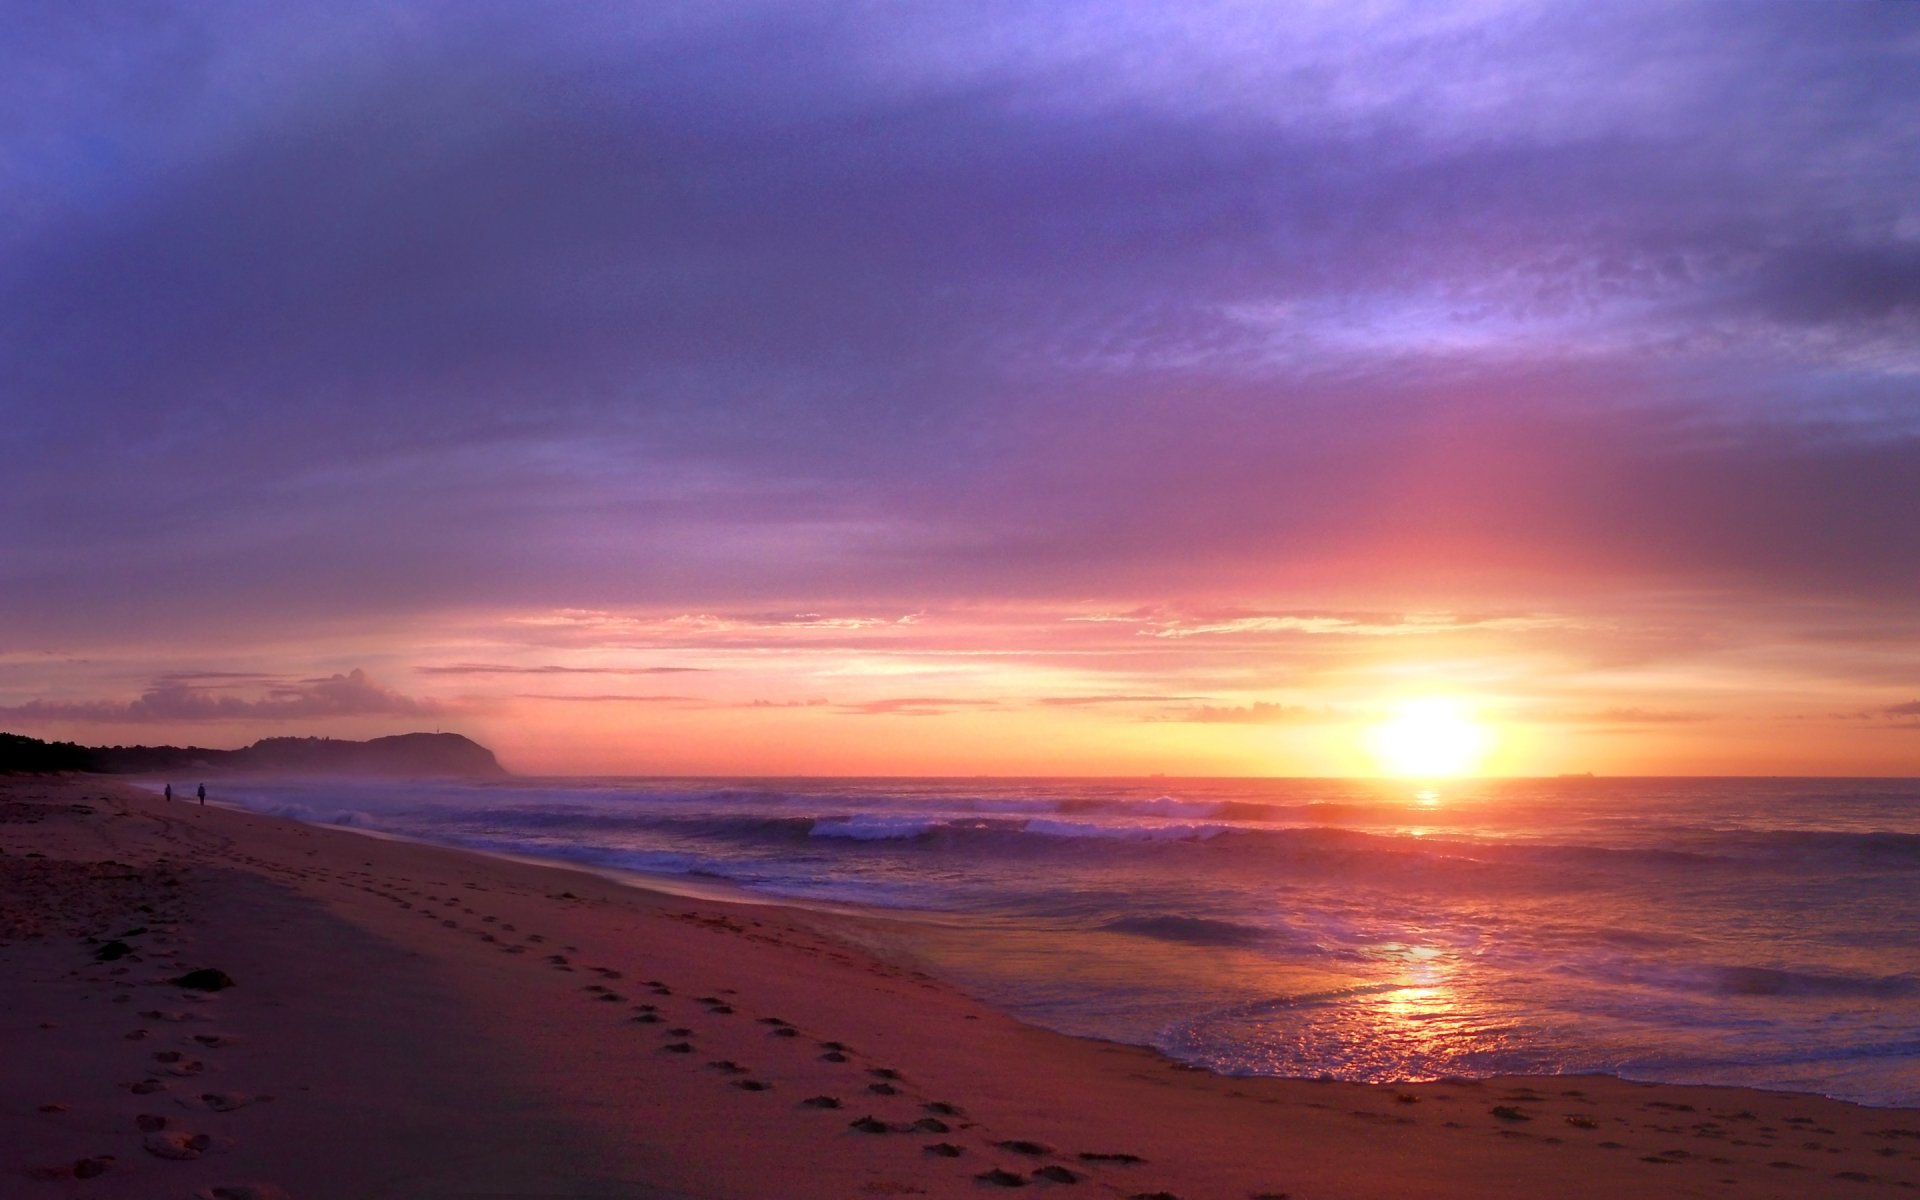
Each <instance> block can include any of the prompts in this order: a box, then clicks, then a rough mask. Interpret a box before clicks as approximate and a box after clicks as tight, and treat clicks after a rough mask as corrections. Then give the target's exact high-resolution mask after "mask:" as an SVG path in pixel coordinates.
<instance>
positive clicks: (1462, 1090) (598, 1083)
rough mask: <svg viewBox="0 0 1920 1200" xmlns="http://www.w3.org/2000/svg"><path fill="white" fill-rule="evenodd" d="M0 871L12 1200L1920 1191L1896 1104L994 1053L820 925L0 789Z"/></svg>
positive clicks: (964, 1006) (1002, 1042)
mask: <svg viewBox="0 0 1920 1200" xmlns="http://www.w3.org/2000/svg"><path fill="white" fill-rule="evenodd" d="M216 795H217V790H216ZM0 850H4V854H0V1054H4V1055H5V1061H6V1063H7V1064H8V1068H7V1070H6V1071H4V1072H0V1195H5V1196H9V1197H11V1196H15V1195H18V1196H21V1197H34V1196H48V1197H57V1196H89V1197H141V1198H160V1200H165V1198H168V1197H182V1198H184V1197H189V1196H202V1197H220V1198H224V1200H239V1198H241V1197H256V1198H259V1200H266V1198H269V1197H276V1196H283V1195H284V1196H290V1197H295V1198H297V1200H332V1198H342V1200H346V1198H356V1200H357V1198H366V1200H378V1198H384V1197H393V1198H396V1200H397V1198H401V1197H406V1198H414V1197H446V1198H454V1197H460V1198H477V1197H493V1198H499V1197H715V1198H739V1200H750V1198H752V1200H759V1198H767V1197H783V1198H792V1200H805V1198H811V1197H860V1196H932V1197H947V1196H968V1197H977V1196H980V1195H983V1194H994V1193H998V1192H1000V1191H1002V1190H1008V1189H1016V1188H1030V1189H1035V1190H1036V1192H1038V1191H1045V1192H1053V1191H1063V1192H1064V1194H1065V1195H1068V1196H1104V1197H1116V1196H1117V1197H1126V1198H1134V1197H1163V1196H1174V1197H1180V1198H1182V1200H1214V1198H1231V1200H1244V1198H1257V1197H1279V1196H1287V1197H1292V1198H1294V1200H1337V1198H1351V1200H1360V1198H1380V1197H1394V1198H1412V1197H1461V1198H1465V1197H1474V1198H1484V1197H1504V1196H1512V1197H1548V1196H1551V1197H1596V1198H1597V1197H1603V1196H1604V1197H1610V1198H1611V1197H1618V1196H1705V1197H1712V1196H1728V1197H1770V1196H1779V1197H1803V1196H1869V1197H1870V1196H1880V1195H1900V1194H1904V1193H1906V1192H1910V1191H1912V1190H1913V1189H1915V1188H1916V1187H1920V1112H1915V1111H1912V1110H1896V1109H1873V1108H1862V1107H1858V1106H1855V1105H1849V1104H1844V1103H1840V1102H1837V1101H1831V1100H1826V1099H1822V1098H1819V1097H1810V1096H1797V1095H1787V1094H1779V1093H1768V1092H1756V1091H1748V1090H1742V1089H1733V1088H1697V1087H1672V1086H1665V1085H1643V1084H1631V1083H1624V1082H1621V1081H1618V1080H1611V1079H1603V1078H1585V1077H1582V1078H1533V1079H1496V1080H1486V1081H1481V1082H1443V1083H1433V1084H1421V1085H1401V1086H1369V1085H1360V1084H1342V1083H1319V1082H1310V1081H1299V1080H1264V1079H1259V1080H1254V1079H1225V1078H1220V1077H1216V1076H1212V1075H1208V1074H1206V1073H1204V1072H1200V1071H1195V1070H1190V1069H1187V1068H1184V1067H1182V1066H1180V1065H1178V1064H1174V1063H1170V1062H1168V1061H1167V1060H1165V1059H1163V1058H1161V1057H1160V1056H1158V1055H1156V1054H1153V1053H1152V1052H1150V1051H1146V1050H1141V1049H1137V1048H1133V1047H1125V1046H1116V1045H1110V1044H1105V1043H1099V1042H1090V1041H1084V1040H1080V1039H1074V1038H1068V1037H1063V1036H1060V1035H1057V1034H1052V1033H1048V1032H1045V1031H1042V1030H1037V1029H1033V1028H1030V1027H1027V1026H1024V1025H1021V1024H1019V1023H1018V1022H1016V1021H1014V1020H1012V1019H1010V1018H1008V1017H1006V1016H1004V1015H1002V1014H1000V1013H997V1012H995V1011H994V1010H992V1009H990V1008H987V1007H986V1006H984V1005H981V1004H979V1003H977V1002H975V1001H973V1000H971V999H969V998H968V997H966V996H963V995H961V994H959V993H958V992H956V991H954V990H953V989H951V988H948V987H946V986H944V985H942V984H940V983H938V982H937V981H935V980H932V979H929V978H927V977H925V976H922V975H919V974H917V973H915V972H914V971H912V970H910V969H908V968H904V967H901V966H898V965H895V964H890V963H887V962H882V961H878V960H875V959H874V958H872V957H870V956H869V955H867V954H865V953H863V952H861V951H859V950H857V949H854V948H852V946H851V944H850V943H849V942H848V941H846V940H843V939H842V938H840V937H836V936H835V933H834V929H835V926H834V922H833V919H831V918H826V917H822V916H819V915H817V914H810V913H805V912H800V911H795V910H787V909H781V908H775V907H764V906H756V905H729V904H724V903H720V902H709V901H689V900H686V899H684V898H679V897H674V896H669V895H664V894H659V893H654V892H649V891H645V890H642V889H637V888H632V887H626V886H622V885H620V884H618V883H615V882H612V881H609V880H605V879H601V878H598V877H596V876H592V875H588V874H583V873H579V872H572V871H567V870H564V869H560V868H553V867H544V866H537V865H529V864H523V863H517V862H509V861H504V860H499V859H493V858H488V857H484V856H478V855H470V854H464V853H461V852H458V851H454V850H446V849H440V848H436V847H428V846H418V845H412V844H408V843H403V842H394V841H388V840H380V839H373V838H368V837H364V836H361V835H357V834H354V833H350V832H346V831H342V830H335V829H328V828H321V827H313V826H304V825H299V824H296V823H294V822H290V821H284V820H280V819H276V818H271V817H264V816H259V815H255V814H250V813H243V812H235V811H229V810H225V809H221V808H219V807H217V806H210V807H206V808H201V807H199V806H198V805H195V804H192V803H190V802H182V801H174V802H173V803H171V804H168V803H167V802H165V801H163V800H160V799H158V798H153V797H147V796H144V795H142V794H139V793H135V792H133V791H131V790H130V789H126V788H124V787H123V786H121V785H119V784H117V783H115V782H113V781H111V780H103V779H97V778H87V777H75V778H62V779H41V778H32V777H26V778H12V779H0ZM36 856H37V857H36ZM202 970H212V971H217V972H219V973H221V975H224V976H225V977H226V978H227V979H230V980H231V982H232V986H230V987H219V988H217V989H215V990H205V989H202V988H198V987H193V986H187V984H190V983H196V982H199V983H209V984H218V983H221V982H222V980H221V979H220V978H218V977H215V976H211V975H209V976H201V977H196V976H194V975H193V974H191V973H193V972H197V971H202ZM182 981H185V982H182ZM1024 1194H1034V1193H1024Z"/></svg>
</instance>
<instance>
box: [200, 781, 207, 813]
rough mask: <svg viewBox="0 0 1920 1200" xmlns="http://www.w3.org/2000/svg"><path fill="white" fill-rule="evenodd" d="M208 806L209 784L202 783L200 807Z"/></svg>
mask: <svg viewBox="0 0 1920 1200" xmlns="http://www.w3.org/2000/svg"><path fill="white" fill-rule="evenodd" d="M206 806H207V785H206V784H204V783H203V784H201V785H200V807H201V808H205V807H206Z"/></svg>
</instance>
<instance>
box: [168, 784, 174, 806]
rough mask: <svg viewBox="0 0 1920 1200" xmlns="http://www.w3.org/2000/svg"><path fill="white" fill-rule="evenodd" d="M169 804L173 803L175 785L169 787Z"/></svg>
mask: <svg viewBox="0 0 1920 1200" xmlns="http://www.w3.org/2000/svg"><path fill="white" fill-rule="evenodd" d="M167 803H168V804H172V803H173V785H172V784H168V785H167Z"/></svg>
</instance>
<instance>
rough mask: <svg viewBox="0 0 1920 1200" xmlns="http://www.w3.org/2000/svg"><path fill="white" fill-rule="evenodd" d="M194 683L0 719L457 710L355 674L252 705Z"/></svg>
mask: <svg viewBox="0 0 1920 1200" xmlns="http://www.w3.org/2000/svg"><path fill="white" fill-rule="evenodd" d="M187 678H192V677H173V678H169V679H162V680H159V681H156V682H155V683H154V685H153V686H152V687H150V688H148V689H147V690H146V691H145V692H142V693H141V694H140V697H139V698H138V699H136V700H91V701H44V700H32V701H29V702H27V703H25V704H19V705H13V706H11V707H5V708H0V719H6V720H17V721H21V722H25V723H27V724H28V725H30V726H31V725H34V724H36V723H39V722H54V721H85V722H89V723H97V724H152V723H157V722H167V721H196V722H197V721H263V720H272V721H277V720H316V719H327V718H333V717H364V716H395V717H430V716H441V715H444V714H446V713H448V712H450V711H453V709H452V708H451V707H450V706H448V705H445V704H441V703H439V702H436V701H432V700H424V699H417V698H415V697H411V696H405V695H402V694H401V693H399V692H396V691H394V690H392V689H391V688H387V687H384V686H382V685H381V684H379V683H376V682H375V681H373V680H372V679H369V678H368V677H367V675H366V673H365V672H363V671H359V670H354V671H350V672H348V673H347V674H345V675H331V676H328V677H327V678H324V679H311V680H302V681H300V682H299V683H291V684H278V685H275V686H272V687H270V688H268V689H267V692H266V694H265V695H264V696H261V697H258V698H255V699H248V698H245V697H241V696H231V695H216V694H214V692H213V690H211V689H209V688H207V687H204V686H199V685H196V684H192V683H189V682H186V681H185V680H186V679H187Z"/></svg>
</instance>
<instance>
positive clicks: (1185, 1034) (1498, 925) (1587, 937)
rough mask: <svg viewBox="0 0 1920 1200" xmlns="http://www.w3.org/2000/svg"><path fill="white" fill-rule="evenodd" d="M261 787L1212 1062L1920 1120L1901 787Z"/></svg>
mask: <svg viewBox="0 0 1920 1200" xmlns="http://www.w3.org/2000/svg"><path fill="white" fill-rule="evenodd" d="M218 795H219V796H220V798H221V799H224V800H226V801H229V802H235V803H239V804H242V805H245V806H247V807H250V808H255V809H259V810H262V811H268V812H277V813H282V814H286V815H291V816H296V817H299V818H302V819H305V820H312V821H320V822H330V823H337V824H344V825H350V826H356V827H362V828H367V829H370V830H375V831H382V832H387V833H392V834H397V835H402V836H406V837H412V838H419V839H424V840H428V841H433V842H439V843H445V844H450V845H457V846H464V847H471V848H477V849H483V850H492V851H500V852H508V853H513V854H520V855H532V856H536V857H542V858H549V859H556V860H560V861H564V862H568V863H574V864H580V865H585V866H590V867H595V868H600V869H613V870H619V871H626V872H638V873H641V874H644V875H646V876H649V877H652V878H654V879H659V880H665V881H669V882H672V881H679V882H681V883H683V884H684V883H694V882H697V881H703V882H704V883H705V884H707V885H709V886H721V887H725V888H727V889H730V890H735V891H737V892H738V893H740V894H745V895H749V896H758V897H761V898H765V899H768V900H774V901H780V902H785V903H797V904H803V905H814V906H828V907H833V908H838V909H854V910H857V911H860V912H863V913H866V914H869V915H879V916H883V917H884V918H886V919H883V920H871V921H864V922H859V923H857V925H856V927H857V928H858V929H860V930H862V931H864V932H863V933H862V934H861V935H860V936H862V937H863V938H865V939H866V940H867V941H868V943H869V944H870V947H871V948H872V949H875V950H877V951H879V952H882V953H885V954H889V955H892V956H895V957H906V958H909V959H912V960H913V961H915V962H916V963H917V964H918V965H920V966H922V967H924V968H925V969H927V970H929V971H931V972H933V973H935V974H937V975H941V976H944V977H945V978H947V979H949V980H951V981H952V982H954V983H955V984H957V985H959V986H960V987H962V988H964V989H965V990H967V991H969V992H972V993H973V994H975V995H977V996H979V997H981V998H983V999H985V1000H987V1001H989V1002H991V1003H994V1004H996V1005H999V1006H1001V1007H1003V1008H1005V1009H1007V1010H1009V1011H1011V1012H1013V1013H1015V1014H1016V1015H1018V1016H1020V1017H1022V1018H1023V1019H1025V1020H1028V1021H1031V1022H1033V1023H1035V1024H1039V1025H1044V1026H1048V1027H1051V1028H1055V1029H1059V1030H1062V1031H1065V1032H1069V1033H1075V1034H1083V1035H1089V1036H1095V1037H1103V1038H1108V1039H1112V1040H1116V1041H1124V1042H1131V1043H1137V1044H1142V1045H1149V1046H1153V1047H1156V1048H1158V1049H1159V1050H1161V1051H1163V1052H1164V1053H1166V1054H1168V1055H1171V1056H1173V1057H1175V1058H1178V1059H1181V1060H1184V1061H1187V1062H1190V1063H1193V1064H1195V1065H1198V1066H1202V1067H1205V1068H1207V1069H1210V1070H1213V1071H1217V1072H1222V1073H1227V1074H1259V1075H1287V1076H1308V1077H1318V1076H1332V1077H1335V1078H1341V1079H1358V1080H1375V1081H1390V1080H1422V1079H1432V1078H1437V1077H1443V1076H1484V1075H1493V1074H1507V1073H1590V1072H1601V1073H1606V1074H1612V1075H1618V1076H1622V1077H1626V1078H1631V1079H1642V1080H1657V1081H1667V1082H1687V1083H1721V1084H1742V1085H1748V1086H1754V1087H1762V1088H1775V1089H1785V1090H1794V1091H1813V1092H1821V1093H1825V1094H1827V1095H1831V1096H1836V1097H1840V1098H1844V1099H1849V1100H1855V1101H1860V1102H1863V1103H1868V1104H1882V1105H1902V1106H1920V781H1914V780H1820V779H1587V778H1580V779H1559V780H1488V781H1478V782H1457V783H1448V784H1443V785H1438V786H1436V787H1432V788H1422V787H1416V786H1413V785H1404V784H1392V783H1378V782H1353V781H1331V780H1264V779H1262V780H1219V779H1205V780H1200V779H1194V780H1172V779H1158V778H1156V779H1147V780H1115V779H1091V780H1063V779H1046V780H1022V779H967V780H957V779H950V780H924V779H922V780H902V779H872V780H771V779H759V780H754V779H742V780H686V779H526V778H518V779H513V780H510V781H503V782H497V783H484V784H457V783H432V784H425V783H388V782H381V783H374V782H365V783H362V782H353V783H341V782H324V783H321V782H298V783H294V782H290V783H253V782H247V783H241V782H234V783H230V784H225V785H222V786H221V788H220V789H219V792H218Z"/></svg>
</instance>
